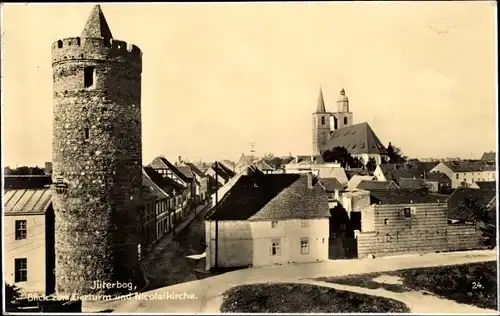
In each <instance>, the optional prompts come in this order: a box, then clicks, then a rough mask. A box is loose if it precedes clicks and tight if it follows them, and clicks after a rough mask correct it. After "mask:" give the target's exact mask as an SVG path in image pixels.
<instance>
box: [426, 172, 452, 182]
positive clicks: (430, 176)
mask: <svg viewBox="0 0 500 316" xmlns="http://www.w3.org/2000/svg"><path fill="white" fill-rule="evenodd" d="M425 179H426V180H429V181H434V182H436V181H437V182H440V183H445V182H450V183H451V179H450V178H449V177H448V176H447V175H446V174H445V173H442V172H428V173H426V174H425Z"/></svg>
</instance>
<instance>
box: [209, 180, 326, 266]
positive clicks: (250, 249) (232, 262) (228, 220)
mask: <svg viewBox="0 0 500 316" xmlns="http://www.w3.org/2000/svg"><path fill="white" fill-rule="evenodd" d="M329 217H330V211H329V208H328V196H327V192H326V191H325V190H324V189H323V187H322V186H321V184H320V183H319V182H318V181H317V179H315V178H314V177H313V175H312V174H308V175H298V174H263V173H262V172H255V173H252V174H249V175H243V176H241V177H240V178H239V179H238V181H237V182H236V183H235V184H234V185H233V186H232V187H231V189H230V193H229V194H226V195H225V196H224V197H223V198H222V199H221V201H220V203H218V204H217V205H216V206H215V207H213V208H212V209H211V210H210V211H209V212H208V213H207V215H206V217H205V233H206V237H205V240H206V242H207V257H206V258H207V259H206V269H210V268H212V267H214V266H218V267H242V266H249V265H251V266H267V265H275V264H278V265H279V264H293V263H299V262H302V263H303V262H317V261H323V260H327V259H328V229H329Z"/></svg>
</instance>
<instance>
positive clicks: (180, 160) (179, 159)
mask: <svg viewBox="0 0 500 316" xmlns="http://www.w3.org/2000/svg"><path fill="white" fill-rule="evenodd" d="M178 161H179V164H181V162H182V159H181V156H179V158H178Z"/></svg>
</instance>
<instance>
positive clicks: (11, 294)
mask: <svg viewBox="0 0 500 316" xmlns="http://www.w3.org/2000/svg"><path fill="white" fill-rule="evenodd" d="M4 289H5V307H6V309H9V308H12V307H14V304H13V302H14V301H15V300H17V299H18V298H19V297H20V295H21V293H20V290H19V288H18V287H17V286H15V285H10V284H8V283H7V282H5V283H4ZM7 311H8V310H7Z"/></svg>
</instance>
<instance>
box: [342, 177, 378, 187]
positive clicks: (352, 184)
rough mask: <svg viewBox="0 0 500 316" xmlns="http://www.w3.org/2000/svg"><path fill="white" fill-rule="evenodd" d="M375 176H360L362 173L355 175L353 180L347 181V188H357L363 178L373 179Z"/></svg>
mask: <svg viewBox="0 0 500 316" xmlns="http://www.w3.org/2000/svg"><path fill="white" fill-rule="evenodd" d="M373 179H374V176H360V175H357V174H356V175H354V176H352V178H351V180H349V182H348V183H347V189H348V190H355V189H356V188H357V187H358V185H359V184H360V183H361V181H363V180H373Z"/></svg>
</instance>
